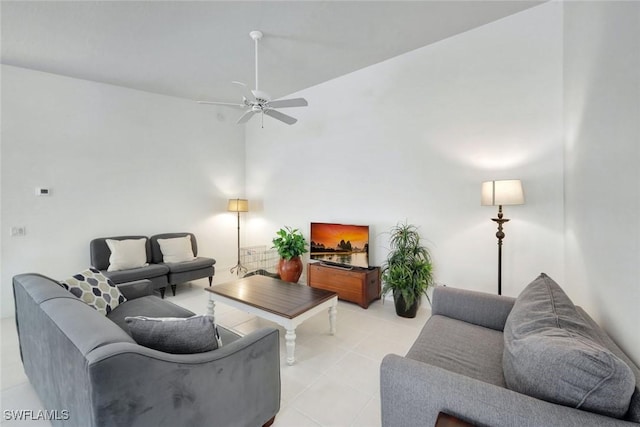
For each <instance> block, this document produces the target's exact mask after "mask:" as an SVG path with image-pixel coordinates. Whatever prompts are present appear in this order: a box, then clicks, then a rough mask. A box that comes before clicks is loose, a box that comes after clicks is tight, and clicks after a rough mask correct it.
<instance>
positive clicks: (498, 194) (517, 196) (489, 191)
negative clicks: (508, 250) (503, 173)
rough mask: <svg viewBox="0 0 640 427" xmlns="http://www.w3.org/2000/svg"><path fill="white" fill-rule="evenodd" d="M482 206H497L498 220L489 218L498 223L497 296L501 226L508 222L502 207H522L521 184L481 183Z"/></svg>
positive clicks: (500, 274) (499, 273)
mask: <svg viewBox="0 0 640 427" xmlns="http://www.w3.org/2000/svg"><path fill="white" fill-rule="evenodd" d="M481 204H482V206H498V218H491V220H492V221H495V222H496V223H498V232H497V233H496V237H497V238H498V295H502V239H504V231H503V230H502V224H504V223H505V222H508V221H509V220H508V219H507V218H503V214H502V205H522V204H524V193H523V192H522V183H521V182H520V180H519V179H508V180H502V181H485V182H483V183H482V196H481Z"/></svg>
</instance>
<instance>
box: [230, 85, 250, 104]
mask: <svg viewBox="0 0 640 427" xmlns="http://www.w3.org/2000/svg"><path fill="white" fill-rule="evenodd" d="M231 83H233V84H234V85H237V86H238V87H240V89H242V95H243V96H244V97H245V98H247V99H248V100H250V101H255V100H256V97H255V96H253V93H252V92H251V89H249V86H247V85H246V84H244V83H242V82H231Z"/></svg>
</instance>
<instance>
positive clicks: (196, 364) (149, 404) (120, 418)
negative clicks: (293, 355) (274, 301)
mask: <svg viewBox="0 0 640 427" xmlns="http://www.w3.org/2000/svg"><path fill="white" fill-rule="evenodd" d="M87 360H88V363H89V367H88V369H89V375H90V378H91V387H90V388H89V389H90V390H91V401H92V405H93V412H94V414H96V419H97V420H98V422H97V425H100V426H113V425H127V426H131V427H135V426H151V425H154V426H156V425H158V426H159V425H167V426H168V425H170V426H187V425H207V426H211V427H215V426H221V427H222V426H231V425H238V426H259V425H263V424H264V423H266V422H267V421H268V420H269V419H270V418H271V417H273V416H274V415H275V414H276V413H277V412H278V410H279V409H280V346H279V333H278V330H277V329H275V328H263V329H260V330H258V331H255V332H252V333H250V334H248V335H246V336H244V337H242V338H240V339H238V340H236V341H234V342H231V343H229V344H227V345H223V346H222V347H221V348H219V349H217V350H214V351H210V352H206V353H198V354H168V353H163V352H160V351H156V350H152V349H149V348H146V347H142V346H140V345H137V344H131V343H117V344H109V345H105V346H103V347H100V348H97V349H96V350H94V351H92V352H91V353H90V354H89V355H87ZM149 408H153V411H149V410H148V409H149Z"/></svg>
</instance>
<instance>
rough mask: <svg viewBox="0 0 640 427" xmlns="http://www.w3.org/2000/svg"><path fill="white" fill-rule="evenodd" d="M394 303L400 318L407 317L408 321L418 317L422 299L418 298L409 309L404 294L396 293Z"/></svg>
mask: <svg viewBox="0 0 640 427" xmlns="http://www.w3.org/2000/svg"><path fill="white" fill-rule="evenodd" d="M393 302H394V304H395V306H396V314H397V315H398V316H400V317H406V318H408V319H413V318H414V317H416V314H417V313H418V307H419V306H420V298H416V299H415V300H414V301H413V304H411V305H410V306H409V307H407V306H406V305H405V303H404V298H403V297H402V294H400V293H397V292H394V293H393Z"/></svg>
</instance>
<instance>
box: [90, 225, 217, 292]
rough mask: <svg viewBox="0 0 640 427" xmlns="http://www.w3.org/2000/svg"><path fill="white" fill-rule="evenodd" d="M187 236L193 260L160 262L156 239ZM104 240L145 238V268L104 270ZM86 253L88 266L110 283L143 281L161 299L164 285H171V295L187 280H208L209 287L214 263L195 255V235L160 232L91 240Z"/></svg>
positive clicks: (106, 254)
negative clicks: (147, 283)
mask: <svg viewBox="0 0 640 427" xmlns="http://www.w3.org/2000/svg"><path fill="white" fill-rule="evenodd" d="M187 235H188V236H191V248H192V250H193V255H194V256H195V257H196V259H194V260H193V261H185V262H180V263H165V262H163V257H162V251H161V250H160V245H159V244H158V239H171V238H175V237H184V236H187ZM107 239H112V240H131V239H147V241H146V245H145V247H146V252H147V264H148V265H146V266H144V267H138V268H132V269H127V270H120V271H107V269H108V268H109V257H110V256H111V250H110V249H109V246H108V245H107V242H106V241H107ZM89 252H90V256H91V265H92V266H93V267H95V268H97V269H98V270H100V271H101V272H102V274H104V275H105V276H107V277H108V278H109V279H111V280H112V281H113V283H115V284H122V283H127V282H131V281H135V280H142V279H147V280H149V281H151V283H152V284H153V287H154V289H155V290H157V291H158V292H159V293H160V296H161V297H162V298H164V294H165V290H166V288H167V286H168V285H170V286H171V291H172V293H173V295H175V294H176V286H177V285H179V284H180V283H185V282H188V281H190V280H196V279H202V278H205V277H208V278H209V286H211V284H212V281H213V275H214V274H215V267H214V265H215V263H216V260H215V259H213V258H205V257H199V256H198V243H197V241H196V236H195V235H193V234H192V233H164V234H157V235H155V236H151V238H148V237H146V236H116V237H99V238H96V239H93V240H92V241H91V242H90V243H89Z"/></svg>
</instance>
